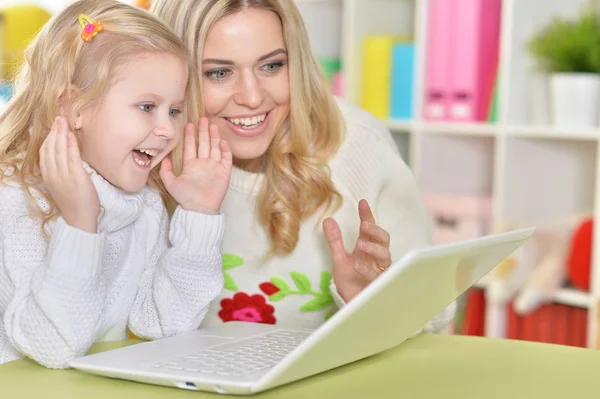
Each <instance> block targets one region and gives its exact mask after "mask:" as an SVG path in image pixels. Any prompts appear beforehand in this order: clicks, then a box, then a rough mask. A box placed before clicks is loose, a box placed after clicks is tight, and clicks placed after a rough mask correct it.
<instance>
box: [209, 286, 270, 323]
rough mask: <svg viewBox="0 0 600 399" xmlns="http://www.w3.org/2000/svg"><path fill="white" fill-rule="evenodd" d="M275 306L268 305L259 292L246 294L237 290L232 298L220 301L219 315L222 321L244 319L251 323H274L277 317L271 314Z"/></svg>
mask: <svg viewBox="0 0 600 399" xmlns="http://www.w3.org/2000/svg"><path fill="white" fill-rule="evenodd" d="M274 312H275V308H274V307H273V306H271V305H269V304H268V303H267V301H266V299H265V297H264V296H262V295H260V294H255V295H252V296H250V295H248V294H246V293H245V292H238V293H237V294H235V295H234V296H233V298H225V299H223V300H222V301H221V310H220V311H219V317H220V318H221V320H223V322H227V321H233V320H236V321H246V322H251V323H263V324H275V322H276V321H277V319H276V318H275V316H274V315H273V313H274Z"/></svg>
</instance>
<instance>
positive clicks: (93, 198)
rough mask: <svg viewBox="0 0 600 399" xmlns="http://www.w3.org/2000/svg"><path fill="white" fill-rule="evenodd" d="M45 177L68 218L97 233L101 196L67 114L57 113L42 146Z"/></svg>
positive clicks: (76, 226)
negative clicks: (93, 181)
mask: <svg viewBox="0 0 600 399" xmlns="http://www.w3.org/2000/svg"><path fill="white" fill-rule="evenodd" d="M40 171H41V172H42V181H43V182H44V186H46V188H47V189H48V192H49V193H50V196H51V197H52V199H53V200H54V202H55V203H56V207H57V208H58V211H59V212H60V215H61V216H62V217H63V219H64V220H65V222H67V224H69V225H70V226H72V227H75V228H78V229H80V230H83V231H87V232H88V233H96V232H97V229H98V226H97V224H98V215H100V199H99V198H98V193H97V192H96V187H94V184H93V183H92V179H90V176H89V175H88V173H87V172H86V171H85V169H84V168H83V165H82V162H81V155H80V153H79V146H78V144H77V138H76V137H75V135H74V134H73V132H71V131H70V130H69V125H68V123H67V120H66V119H65V118H64V117H57V118H56V120H55V121H54V125H53V126H52V129H51V130H50V133H49V134H48V136H47V137H46V139H45V140H44V143H43V144H42V146H41V148H40Z"/></svg>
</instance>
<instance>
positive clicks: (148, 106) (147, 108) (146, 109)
mask: <svg viewBox="0 0 600 399" xmlns="http://www.w3.org/2000/svg"><path fill="white" fill-rule="evenodd" d="M139 107H140V109H141V110H142V111H144V112H150V111H152V110H153V109H154V105H152V104H141V105H139Z"/></svg>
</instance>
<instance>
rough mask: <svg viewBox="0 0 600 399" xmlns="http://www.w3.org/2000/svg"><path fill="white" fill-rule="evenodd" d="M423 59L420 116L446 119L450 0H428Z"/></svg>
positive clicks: (450, 23) (449, 55)
mask: <svg viewBox="0 0 600 399" xmlns="http://www.w3.org/2000/svg"><path fill="white" fill-rule="evenodd" d="M428 7H429V12H428V15H429V18H428V22H427V48H426V59H425V65H426V66H425V68H426V69H425V93H424V99H423V104H424V109H423V117H424V119H427V120H434V121H435V120H445V119H447V118H448V107H449V104H450V103H449V100H450V86H449V79H450V65H451V56H452V42H453V40H452V33H453V32H452V25H453V23H454V20H455V18H454V13H455V10H454V6H453V4H452V1H451V0H430V1H429V5H428Z"/></svg>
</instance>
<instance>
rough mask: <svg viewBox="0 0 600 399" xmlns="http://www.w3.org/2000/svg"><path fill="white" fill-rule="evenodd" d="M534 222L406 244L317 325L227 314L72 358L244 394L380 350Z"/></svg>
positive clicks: (516, 242) (141, 376)
mask: <svg viewBox="0 0 600 399" xmlns="http://www.w3.org/2000/svg"><path fill="white" fill-rule="evenodd" d="M533 231H534V229H533V228H531V229H523V230H516V231H512V232H508V233H502V234H496V235H489V236H486V237H481V238H477V239H473V240H468V241H463V242H459V243H453V244H447V245H441V246H432V247H427V248H423V249H418V250H415V251H412V252H410V253H408V254H407V255H405V256H404V257H402V259H400V260H399V261H397V262H395V263H394V264H393V265H392V266H391V267H390V268H389V269H388V270H387V271H386V272H385V273H382V274H381V275H380V276H379V277H378V278H377V279H376V280H375V281H373V282H372V283H371V284H370V285H369V286H368V287H367V288H365V289H364V290H363V291H362V292H361V293H360V294H358V295H357V296H356V297H355V298H354V299H353V300H351V301H350V302H349V303H348V304H347V305H346V306H344V307H343V308H341V309H340V310H339V311H338V312H337V313H336V314H335V315H333V316H332V317H331V318H330V319H329V320H328V321H327V322H326V323H324V324H323V325H322V326H321V327H319V328H318V329H316V330H313V331H311V330H298V329H287V328H285V327H284V326H278V325H265V324H255V323H245V322H229V323H224V324H221V325H218V326H216V327H210V328H202V329H199V330H196V331H192V332H188V333H184V334H180V335H177V336H175V337H170V338H165V339H161V340H156V341H153V342H146V343H141V344H138V345H133V346H128V347H125V348H120V349H115V350H112V351H108V352H103V353H99V354H95V355H90V356H84V357H81V358H78V359H75V360H73V361H72V362H71V363H70V365H71V366H72V367H74V368H77V369H80V370H82V371H85V372H89V373H94V374H99V375H103V376H107V377H113V378H120V379H126V380H132V381H138V382H143V383H149V384H157V385H165V386H171V387H179V388H184V389H190V390H198V391H211V392H217V393H222V394H238V395H248V394H253V393H256V392H260V391H264V390H267V389H271V388H274V387H277V386H280V385H283V384H286V383H289V382H292V381H297V380H300V379H302V378H305V377H308V376H311V375H315V374H318V373H321V372H323V371H326V370H329V369H332V368H335V367H338V366H342V365H345V364H348V363H351V362H354V361H357V360H359V359H363V358H366V357H368V356H371V355H374V354H376V353H380V352H382V351H385V350H387V349H389V348H392V347H395V346H397V345H399V344H401V343H402V342H403V341H405V340H406V339H408V338H410V337H412V336H413V335H414V334H415V332H416V331H418V330H419V329H420V328H421V327H422V326H423V325H425V323H426V322H427V321H429V320H431V319H432V318H433V317H434V316H436V315H437V314H439V313H440V312H441V311H442V310H443V309H444V308H445V307H447V306H448V305H449V304H450V303H452V301H454V300H455V299H456V298H457V297H458V296H460V295H461V294H462V293H463V292H464V291H465V290H467V289H468V288H469V287H471V286H472V285H473V284H474V283H475V282H477V280H479V279H480V278H482V277H483V276H484V275H486V274H487V273H488V272H489V271H490V270H491V269H492V268H493V267H494V266H496V265H497V264H498V263H500V262H501V261H502V260H503V259H504V258H506V257H507V256H508V255H510V254H511V253H512V252H513V251H515V250H516V249H517V248H518V247H519V246H521V245H522V244H523V243H524V242H525V241H526V240H527V239H528V238H529V237H531V235H532V234H533Z"/></svg>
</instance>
